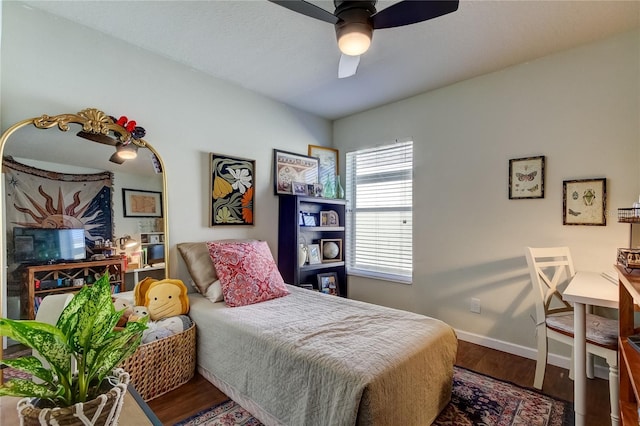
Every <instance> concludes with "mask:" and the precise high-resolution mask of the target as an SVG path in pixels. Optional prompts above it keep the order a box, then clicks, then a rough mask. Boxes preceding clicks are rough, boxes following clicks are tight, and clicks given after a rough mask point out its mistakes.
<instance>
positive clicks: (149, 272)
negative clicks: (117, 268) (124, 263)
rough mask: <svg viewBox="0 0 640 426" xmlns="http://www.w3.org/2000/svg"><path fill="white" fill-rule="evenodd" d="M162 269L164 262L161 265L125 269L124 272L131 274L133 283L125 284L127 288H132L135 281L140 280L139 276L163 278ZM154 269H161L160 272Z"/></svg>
mask: <svg viewBox="0 0 640 426" xmlns="http://www.w3.org/2000/svg"><path fill="white" fill-rule="evenodd" d="M164 269H165V266H164V264H163V265H162V266H149V267H147V268H136V269H127V270H126V272H125V273H126V274H127V275H131V274H133V285H132V286H129V285H127V288H131V289H133V287H134V286H135V285H136V283H137V282H139V281H140V278H141V276H142V278H145V277H148V276H151V277H153V278H156V279H164V278H165V277H164ZM156 271H162V273H160V272H156Z"/></svg>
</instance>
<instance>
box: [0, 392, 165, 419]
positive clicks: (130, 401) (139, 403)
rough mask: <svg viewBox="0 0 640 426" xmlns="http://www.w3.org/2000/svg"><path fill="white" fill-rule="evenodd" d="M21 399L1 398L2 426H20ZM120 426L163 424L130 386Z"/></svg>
mask: <svg viewBox="0 0 640 426" xmlns="http://www.w3.org/2000/svg"><path fill="white" fill-rule="evenodd" d="M20 399H21V398H18V397H13V396H3V397H0V425H2V426H18V425H19V424H20V418H19V417H18V410H17V409H16V405H17V403H18V401H19V400H20ZM118 424H120V425H122V426H149V425H151V426H162V422H160V420H158V417H156V415H155V414H154V413H153V411H151V408H149V406H148V405H147V403H146V402H144V400H143V399H142V397H141V396H140V394H139V393H138V392H137V391H136V390H135V389H134V388H133V386H129V389H128V390H127V393H126V394H125V396H124V404H123V406H122V411H121V412H120V417H119V418H118Z"/></svg>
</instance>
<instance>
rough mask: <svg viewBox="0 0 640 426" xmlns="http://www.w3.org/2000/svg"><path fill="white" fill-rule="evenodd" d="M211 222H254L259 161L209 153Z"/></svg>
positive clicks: (235, 223) (250, 223)
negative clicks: (256, 172) (257, 162)
mask: <svg viewBox="0 0 640 426" xmlns="http://www.w3.org/2000/svg"><path fill="white" fill-rule="evenodd" d="M209 163H210V165H211V177H210V182H211V190H210V192H209V193H210V194H211V204H210V206H209V207H210V208H209V215H210V218H209V226H215V225H253V224H254V222H253V220H254V219H253V218H254V210H255V202H254V196H255V192H254V186H255V180H254V176H255V171H256V162H255V161H254V160H247V159H244V158H233V157H229V156H227V155H220V154H210V159H209Z"/></svg>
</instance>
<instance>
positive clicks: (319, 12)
mask: <svg viewBox="0 0 640 426" xmlns="http://www.w3.org/2000/svg"><path fill="white" fill-rule="evenodd" d="M269 1H270V2H272V3H276V4H278V5H280V6H283V7H286V8H287V9H290V10H293V11H294V12H298V13H301V14H303V15H306V16H309V17H311V18H315V19H319V20H321V21H325V22H328V23H330V24H334V26H335V29H336V37H337V39H338V47H339V48H340V51H341V52H342V57H341V58H340V64H339V66H338V77H339V78H345V77H351V76H352V75H354V74H355V73H356V70H357V68H358V64H359V63H360V55H361V54H363V53H364V52H366V51H367V49H369V45H370V44H371V37H372V36H373V30H379V29H382V28H393V27H401V26H403V25H410V24H415V23H417V22H422V21H426V20H429V19H433V18H437V17H438V16H442V15H446V14H447V13H451V12H455V11H456V10H458V0H404V1H400V2H398V3H396V4H393V5H391V6H389V7H387V8H385V9H383V10H381V11H380V12H377V11H376V8H375V5H376V3H377V0H369V1H349V0H344V1H342V0H334V1H333V4H334V6H335V8H336V10H335V11H334V12H333V13H331V12H328V11H327V10H325V9H323V8H321V7H319V6H316V5H314V4H312V3H309V2H308V1H305V0H269Z"/></svg>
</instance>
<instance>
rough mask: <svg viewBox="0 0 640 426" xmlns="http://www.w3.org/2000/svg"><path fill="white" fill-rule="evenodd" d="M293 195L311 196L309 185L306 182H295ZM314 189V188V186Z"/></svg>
mask: <svg viewBox="0 0 640 426" xmlns="http://www.w3.org/2000/svg"><path fill="white" fill-rule="evenodd" d="M292 185H293V195H309V189H308V187H309V185H307V184H306V183H304V182H293V183H292ZM312 188H313V186H312Z"/></svg>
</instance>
